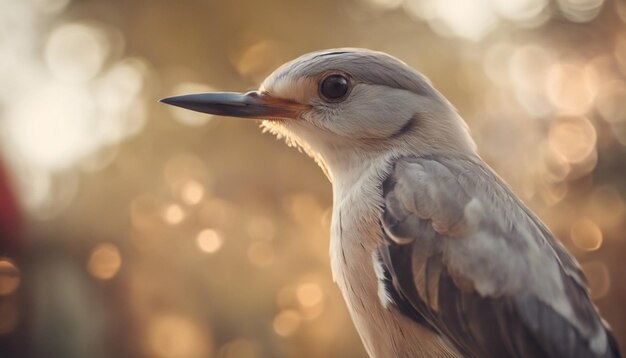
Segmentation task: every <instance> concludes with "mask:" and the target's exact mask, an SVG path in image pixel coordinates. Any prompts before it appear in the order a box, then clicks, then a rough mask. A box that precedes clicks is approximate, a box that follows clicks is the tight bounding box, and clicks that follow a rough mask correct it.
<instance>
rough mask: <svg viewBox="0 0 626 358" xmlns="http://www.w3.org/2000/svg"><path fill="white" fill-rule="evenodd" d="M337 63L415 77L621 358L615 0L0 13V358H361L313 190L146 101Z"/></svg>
mask: <svg viewBox="0 0 626 358" xmlns="http://www.w3.org/2000/svg"><path fill="white" fill-rule="evenodd" d="M340 46H352V47H366V48H372V49H376V50H381V51H386V52H389V53H390V54H392V55H395V56H397V57H399V58H401V59H402V60H404V61H405V62H407V63H408V64H409V65H411V66H413V67H415V68H417V69H419V70H420V71H422V72H423V73H424V74H426V75H427V76H428V77H430V79H431V80H432V81H433V83H434V85H435V86H436V87H437V88H438V89H440V90H441V91H442V92H443V93H444V95H446V96H447V97H448V98H449V99H450V100H451V102H452V103H454V105H455V106H456V107H457V108H458V110H459V111H460V113H461V114H462V116H463V117H464V118H465V119H466V120H467V122H468V123H469V126H470V127H471V130H472V132H473V135H474V137H475V138H476V140H477V143H478V146H479V148H480V152H481V154H482V156H483V157H484V159H485V160H486V161H487V162H488V163H489V164H490V165H492V166H493V167H494V168H495V169H496V171H497V172H498V173H500V174H501V175H502V176H503V177H504V178H505V179H506V180H507V181H508V182H509V183H510V184H511V186H512V187H513V189H514V190H515V192H516V193H517V194H519V195H520V196H521V197H522V198H523V200H524V201H525V202H526V203H528V205H529V206H530V207H531V208H533V209H534V210H535V211H536V212H537V213H538V214H539V215H540V216H541V217H542V218H543V219H544V220H545V221H546V223H547V224H548V225H549V226H550V228H551V229H552V230H553V231H554V232H555V234H556V235H557V236H558V237H559V239H560V240H561V241H562V242H563V243H564V244H565V246H567V247H568V248H569V250H571V252H572V253H573V254H574V255H575V256H576V257H577V258H578V260H579V261H580V262H581V264H582V267H583V269H584V271H585V273H586V274H587V276H588V279H589V284H590V286H591V296H592V298H593V299H594V301H595V302H596V304H597V305H598V307H599V309H600V311H601V312H602V314H603V315H604V317H606V319H607V320H608V321H609V322H610V324H611V325H612V327H613V329H614V331H615V334H616V336H617V338H618V340H619V342H620V343H621V346H622V347H626V305H625V303H626V281H625V279H624V277H625V275H626V261H625V258H626V204H625V202H624V199H625V197H626V4H625V3H624V2H621V1H617V0H604V1H603V0H558V1H555V0H320V1H295V0H267V1H258V0H249V1H248V0H232V1H217V0H213V1H210V0H178V1H167V0H151V1H146V0H106V1H105V0H20V1H16V0H0V84H1V85H0V157H1V159H0V161H1V164H0V356H2V357H70V358H71V357H77V358H78V357H94V358H98V357H156V358H179V357H182V358H185V357H219V358H234V357H244V358H246V357H247V358H253V357H362V356H364V355H365V352H364V350H363V348H362V347H361V344H360V342H359V339H358V337H357V335H356V332H355V330H354V328H353V326H352V323H351V322H350V320H349V317H348V314H347V311H346V308H345V306H344V304H343V301H342V298H341V297H340V294H339V291H338V289H337V288H336V287H335V285H334V284H333V283H332V280H331V274H330V270H329V262H328V261H329V260H328V241H329V236H328V230H329V221H330V207H331V205H332V202H331V189H330V184H329V183H328V182H327V180H326V178H325V177H324V176H323V174H322V172H321V171H320V170H319V169H318V168H317V167H316V165H315V164H314V163H313V161H311V160H309V159H308V158H306V157H305V156H304V155H303V154H301V153H298V151H296V150H294V149H289V148H287V147H286V146H285V145H284V144H283V143H281V142H280V141H278V140H276V139H274V138H273V137H271V136H269V135H263V134H261V133H260V131H259V130H258V128H257V125H255V123H253V122H249V121H245V120H237V119H228V118H226V119H224V118H216V117H211V116H207V115H199V114H195V113H191V112H186V111H182V110H177V109H175V108H170V107H167V106H164V105H162V104H159V103H158V102H157V99H159V98H161V97H165V96H169V95H174V94H183V93H188V92H198V91H208V90H224V91H239V90H248V89H252V88H255V87H256V86H257V85H258V84H259V83H260V81H261V80H262V79H263V78H264V77H265V76H266V75H267V74H269V73H270V72H271V71H272V70H273V69H274V68H275V67H276V66H278V65H280V64H281V63H283V62H285V61H287V60H290V59H292V58H294V57H296V56H298V55H300V54H302V53H305V52H308V51H313V50H319V49H323V48H331V47H340Z"/></svg>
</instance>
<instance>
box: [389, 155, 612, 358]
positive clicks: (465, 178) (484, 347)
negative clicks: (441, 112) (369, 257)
mask: <svg viewBox="0 0 626 358" xmlns="http://www.w3.org/2000/svg"><path fill="white" fill-rule="evenodd" d="M383 194H384V197H385V207H384V211H383V215H382V220H381V222H382V226H383V230H384V232H385V234H386V237H387V242H386V244H385V245H382V246H381V247H380V248H379V250H378V255H379V257H380V258H381V262H382V264H383V266H384V269H385V271H386V272H387V274H388V276H387V277H388V278H389V280H388V283H389V285H388V286H389V289H390V291H391V296H392V298H393V300H394V301H395V302H396V303H397V304H398V306H399V307H400V306H401V307H402V309H401V311H402V312H403V313H405V314H407V315H409V316H410V317H412V318H413V319H415V320H416V321H418V322H420V323H422V324H425V325H426V326H428V327H430V328H431V329H433V330H435V331H436V332H438V333H439V334H440V335H441V336H442V337H444V338H445V339H447V340H448V341H449V342H450V344H452V345H453V346H455V347H456V348H457V349H458V350H459V351H460V352H461V353H462V354H464V355H466V356H468V357H505V356H506V357H618V356H619V352H618V349H617V346H616V344H615V340H614V339H613V337H612V335H611V332H610V330H609V329H608V328H607V327H606V326H605V325H604V324H603V321H602V319H601V318H600V316H599V314H598V312H597V310H596V308H595V307H594V305H593V304H592V302H591V300H590V299H589V296H588V294H587V288H586V283H585V279H584V276H583V274H582V271H581V270H580V267H579V266H578V264H577V263H576V261H575V260H574V259H573V258H572V257H571V256H570V255H569V254H568V253H567V251H566V250H565V249H564V248H563V247H562V246H561V244H560V243H559V242H558V241H557V240H555V239H554V237H553V236H552V234H551V233H550V231H549V230H548V229H547V228H546V227H545V225H543V223H541V221H540V220H539V219H538V218H536V217H535V216H534V215H533V214H532V212H530V211H529V210H528V209H527V208H526V207H525V206H524V205H523V204H522V203H521V202H520V201H519V199H517V197H516V196H515V195H514V194H513V193H512V192H511V191H510V189H509V188H508V187H507V186H506V184H504V182H503V181H502V180H501V179H500V178H499V177H498V176H497V175H495V174H494V173H493V172H492V171H491V170H490V169H489V168H488V167H487V166H486V165H484V164H483V163H482V161H480V159H478V158H467V159H455V158H444V157H408V158H401V159H399V160H398V161H397V162H396V163H395V165H394V168H393V171H392V173H391V174H390V176H389V178H388V179H387V180H386V181H385V183H384V185H383Z"/></svg>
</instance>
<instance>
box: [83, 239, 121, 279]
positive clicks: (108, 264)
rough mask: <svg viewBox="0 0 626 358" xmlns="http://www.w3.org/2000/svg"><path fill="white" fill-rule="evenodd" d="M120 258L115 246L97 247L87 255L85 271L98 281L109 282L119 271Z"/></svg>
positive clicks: (101, 245)
mask: <svg viewBox="0 0 626 358" xmlns="http://www.w3.org/2000/svg"><path fill="white" fill-rule="evenodd" d="M121 266H122V256H121V255H120V250H119V249H118V248H117V246H115V245H113V244H110V243H103V244H99V245H97V246H96V247H95V248H94V249H93V250H92V251H91V255H89V261H88V262H87V271H89V273H90V274H91V275H92V276H93V277H95V278H97V279H100V280H110V279H111V278H113V277H114V276H115V275H116V274H117V273H118V272H119V270H120V268H121Z"/></svg>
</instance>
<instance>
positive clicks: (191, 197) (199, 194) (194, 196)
mask: <svg viewBox="0 0 626 358" xmlns="http://www.w3.org/2000/svg"><path fill="white" fill-rule="evenodd" d="M203 197H204V186H202V184H200V183H198V182H197V181H195V180H190V181H188V182H186V183H185V184H184V185H183V187H182V190H181V198H182V199H183V201H184V202H185V203H186V204H188V205H196V204H198V203H200V201H202V198H203Z"/></svg>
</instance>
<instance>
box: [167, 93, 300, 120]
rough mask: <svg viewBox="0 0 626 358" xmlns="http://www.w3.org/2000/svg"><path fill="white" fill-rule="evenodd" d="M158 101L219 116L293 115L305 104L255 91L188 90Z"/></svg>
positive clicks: (278, 116)
mask: <svg viewBox="0 0 626 358" xmlns="http://www.w3.org/2000/svg"><path fill="white" fill-rule="evenodd" d="M161 102H163V103H166V104H171V105H172V106H177V107H181V108H185V109H190V110H192V111H196V112H202V113H209V114H216V115H219V116H231V117H242V118H266V119H294V118H297V117H298V115H299V114H300V112H302V111H303V110H305V109H306V107H307V106H305V105H302V104H299V103H295V102H291V101H286V100H283V99H279V98H275V97H272V96H270V95H268V94H266V93H259V92H257V91H252V92H248V93H235V92H214V93H198V94H188V95H183V96H175V97H168V98H163V99H162V100H161Z"/></svg>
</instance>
